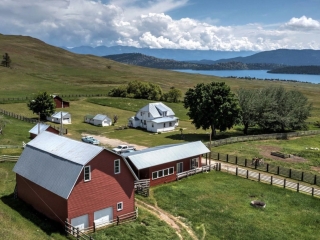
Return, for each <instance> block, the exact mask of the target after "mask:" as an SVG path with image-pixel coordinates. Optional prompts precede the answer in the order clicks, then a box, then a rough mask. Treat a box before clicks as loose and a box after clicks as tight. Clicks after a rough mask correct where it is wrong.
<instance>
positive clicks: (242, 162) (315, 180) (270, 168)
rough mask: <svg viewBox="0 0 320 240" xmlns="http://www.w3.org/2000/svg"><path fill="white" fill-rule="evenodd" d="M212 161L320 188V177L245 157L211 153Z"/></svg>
mask: <svg viewBox="0 0 320 240" xmlns="http://www.w3.org/2000/svg"><path fill="white" fill-rule="evenodd" d="M211 157H212V159H215V160H219V161H223V162H226V163H231V164H235V165H238V166H243V167H247V168H254V169H256V170H259V171H264V172H268V173H271V174H276V175H279V176H283V177H286V178H291V179H294V180H297V181H301V182H306V183H309V184H312V185H317V186H320V176H318V175H315V174H311V173H307V172H303V171H299V170H295V169H291V168H286V167H281V166H276V165H272V164H268V163H266V164H265V163H263V164H259V162H258V161H255V160H254V159H247V158H245V157H238V156H234V155H229V154H224V153H218V152H211Z"/></svg>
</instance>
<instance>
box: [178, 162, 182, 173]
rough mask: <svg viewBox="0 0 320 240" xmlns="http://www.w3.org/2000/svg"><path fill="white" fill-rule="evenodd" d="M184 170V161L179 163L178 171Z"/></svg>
mask: <svg viewBox="0 0 320 240" xmlns="http://www.w3.org/2000/svg"><path fill="white" fill-rule="evenodd" d="M182 172H183V162H179V163H177V173H182Z"/></svg>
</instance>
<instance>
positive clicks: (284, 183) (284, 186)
mask: <svg viewBox="0 0 320 240" xmlns="http://www.w3.org/2000/svg"><path fill="white" fill-rule="evenodd" d="M286 181H287V179H283V188H286Z"/></svg>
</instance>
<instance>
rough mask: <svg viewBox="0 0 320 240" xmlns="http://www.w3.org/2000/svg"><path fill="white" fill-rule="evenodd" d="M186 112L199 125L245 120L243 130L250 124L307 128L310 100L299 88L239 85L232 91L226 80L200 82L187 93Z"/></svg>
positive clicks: (265, 127)
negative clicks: (287, 88)
mask: <svg viewBox="0 0 320 240" xmlns="http://www.w3.org/2000/svg"><path fill="white" fill-rule="evenodd" d="M184 107H185V108H187V109H188V112H187V115H188V116H189V117H190V119H191V120H192V123H193V124H194V125H195V127H196V128H202V129H204V130H207V129H211V134H212V136H215V135H216V130H220V131H226V130H227V129H230V128H232V127H233V126H234V125H237V124H242V125H243V132H244V134H247V133H248V129H249V127H256V126H257V127H260V128H261V129H262V130H264V131H267V132H278V131H282V132H283V131H286V130H299V129H305V128H306V127H307V126H306V123H305V121H306V119H307V118H308V117H309V116H310V111H311V107H312V106H311V104H310V103H309V102H308V99H307V98H306V97H305V96H304V95H303V94H302V93H301V92H299V91H297V90H286V89H284V88H283V87H281V86H279V87H267V88H262V89H239V90H238V91H237V94H234V93H232V92H231V90H230V87H229V86H227V85H226V84H225V83H224V82H212V83H209V84H204V83H200V84H198V85H196V86H195V87H194V88H190V89H189V90H188V91H187V92H186V94H185V97H184Z"/></svg>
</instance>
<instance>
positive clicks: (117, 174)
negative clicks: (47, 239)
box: [13, 131, 137, 230]
mask: <svg viewBox="0 0 320 240" xmlns="http://www.w3.org/2000/svg"><path fill="white" fill-rule="evenodd" d="M13 171H14V172H15V173H16V184H17V185H16V191H17V196H18V198H20V199H22V200H23V201H25V202H26V203H28V204H30V205H31V206H33V207H34V208H35V209H36V210H38V211H39V212H41V213H43V214H44V215H46V216H47V217H49V218H51V219H53V220H56V221H58V222H60V223H61V224H64V221H65V220H66V219H69V222H70V223H71V225H73V226H75V227H79V229H80V230H82V229H86V228H88V227H92V226H93V223H94V222H95V224H102V225H103V224H108V223H110V222H112V220H113V219H115V218H116V217H117V216H119V215H123V214H127V213H132V212H134V211H135V201H134V180H136V179H137V177H136V176H135V174H134V172H133V171H132V169H131V167H130V165H129V164H128V162H127V161H126V160H125V159H123V158H122V157H121V156H119V155H118V154H116V153H113V152H111V151H109V150H106V149H104V148H102V147H99V146H94V145H91V144H87V143H82V142H79V141H75V140H72V139H69V138H66V137H63V136H59V135H56V134H52V133H50V132H46V131H44V132H42V133H41V134H39V136H37V137H36V138H35V139H33V140H32V141H30V142H29V143H28V144H27V145H26V147H25V149H24V150H23V152H22V154H21V156H20V158H19V160H18V162H17V163H16V165H15V167H14V169H13Z"/></svg>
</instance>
